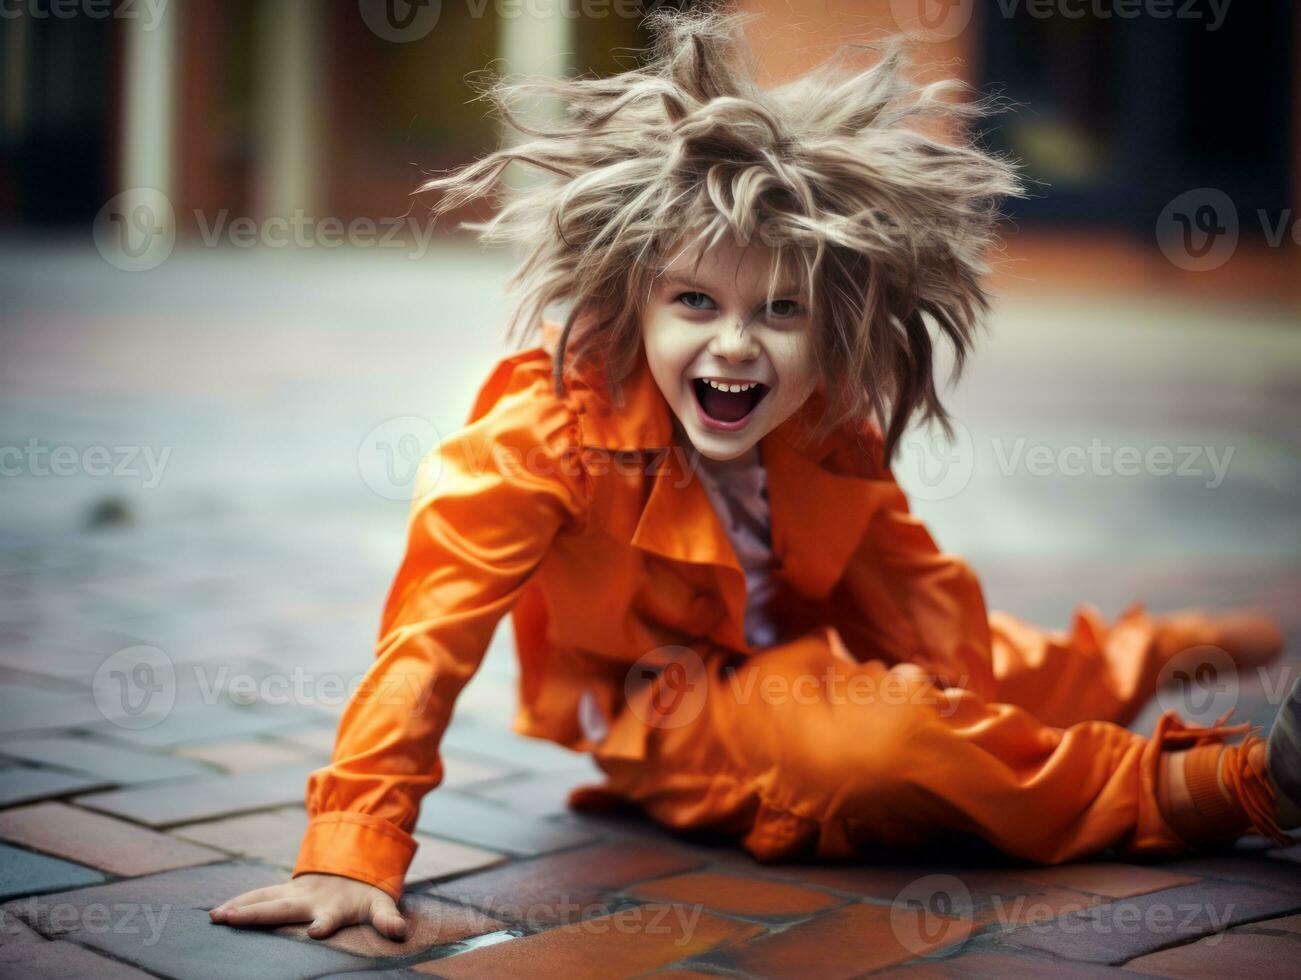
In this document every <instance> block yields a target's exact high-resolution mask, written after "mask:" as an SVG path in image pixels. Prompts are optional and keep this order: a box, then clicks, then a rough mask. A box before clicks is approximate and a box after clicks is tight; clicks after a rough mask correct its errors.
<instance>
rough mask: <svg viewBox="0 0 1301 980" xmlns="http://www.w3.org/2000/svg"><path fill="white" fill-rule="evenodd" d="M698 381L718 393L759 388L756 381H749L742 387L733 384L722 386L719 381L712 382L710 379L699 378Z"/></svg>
mask: <svg viewBox="0 0 1301 980" xmlns="http://www.w3.org/2000/svg"><path fill="white" fill-rule="evenodd" d="M700 380H701V381H703V382H705V384H707V385H709V387H711V388H717V389H718V390H719V391H732V392H736V391H749V390H750V389H751V388H758V387H759V382H757V381H751V382H748V383H747V384H743V385H733V384H724V383H722V382H720V381H714V380H712V379H710V378H701V379H700Z"/></svg>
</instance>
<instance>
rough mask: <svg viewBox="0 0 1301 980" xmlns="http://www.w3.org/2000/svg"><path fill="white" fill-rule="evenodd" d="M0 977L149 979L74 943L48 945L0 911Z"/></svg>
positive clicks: (130, 967) (123, 964)
mask: <svg viewBox="0 0 1301 980" xmlns="http://www.w3.org/2000/svg"><path fill="white" fill-rule="evenodd" d="M0 936H3V939H2V940H0V977H51V978H53V977H67V978H71V977H94V978H95V980H150V978H149V974H147V973H142V972H141V971H140V970H137V969H136V968H135V967H133V966H128V965H127V964H125V963H119V962H117V961H116V960H110V959H105V958H104V957H103V956H100V955H99V954H98V953H92V952H91V951H90V950H88V949H83V948H82V947H80V946H78V945H76V944H75V943H69V942H63V941H61V940H60V941H55V942H50V941H48V940H46V939H44V938H43V937H41V936H39V935H37V933H35V932H33V931H32V930H31V929H29V928H27V926H25V925H23V924H22V923H21V922H19V921H18V920H17V919H16V918H14V917H13V916H11V915H7V914H5V913H4V912H0Z"/></svg>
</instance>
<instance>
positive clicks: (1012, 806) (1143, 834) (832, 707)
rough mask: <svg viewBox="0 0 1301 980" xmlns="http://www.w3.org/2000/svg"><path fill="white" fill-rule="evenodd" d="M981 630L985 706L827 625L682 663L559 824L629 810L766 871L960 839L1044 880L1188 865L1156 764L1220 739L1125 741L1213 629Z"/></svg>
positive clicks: (1142, 617)
mask: <svg viewBox="0 0 1301 980" xmlns="http://www.w3.org/2000/svg"><path fill="white" fill-rule="evenodd" d="M990 625H991V629H992V638H993V649H992V655H993V658H994V670H995V675H996V677H997V680H998V692H999V697H998V700H996V701H989V700H985V699H984V698H982V697H980V696H979V695H977V694H976V693H974V692H972V691H967V690H963V689H960V688H944V689H941V688H938V687H936V686H935V685H934V684H933V683H932V681H931V679H930V678H929V677H928V676H927V675H926V674H925V673H924V672H923V671H922V670H921V669H920V668H918V667H915V666H913V665H909V664H897V665H894V666H893V667H891V666H888V665H887V664H885V663H884V662H882V661H880V660H864V661H859V660H858V659H857V658H856V657H855V656H854V655H853V654H852V653H851V652H850V651H849V650H848V649H847V648H846V647H845V645H844V643H843V642H842V640H841V638H840V635H839V634H838V633H837V632H836V630H834V629H833V628H831V627H829V626H828V627H823V628H821V629H818V630H815V631H812V632H810V633H807V634H806V635H804V636H802V637H800V638H799V639H796V640H794V641H792V642H788V643H784V644H781V645H778V646H773V647H769V648H766V649H763V650H760V651H758V652H755V653H752V654H750V655H749V656H744V657H743V656H738V655H737V654H735V653H733V652H729V651H725V650H720V649H712V650H705V651H703V652H698V654H697V655H696V656H695V666H694V667H693V668H692V669H690V670H686V671H681V670H679V671H677V672H676V677H675V676H674V671H672V670H667V669H666V670H664V671H663V672H662V673H661V674H660V675H659V676H657V677H655V678H654V680H653V681H652V682H651V684H652V686H657V687H659V688H660V689H659V690H656V691H653V692H652V695H653V696H652V697H651V698H650V699H648V700H647V701H645V702H643V703H642V704H641V705H640V707H639V709H638V710H630V709H631V708H632V707H633V705H632V703H631V702H630V705H629V708H625V710H623V711H621V712H620V714H619V716H618V717H617V718H616V719H615V720H614V723H613V726H614V727H615V728H617V727H619V726H627V725H634V726H636V725H641V726H647V727H648V728H649V731H647V732H646V733H645V746H646V749H645V757H644V758H639V759H630V758H626V757H612V756H610V755H606V754H603V753H602V752H601V749H600V747H599V746H598V748H597V749H596V750H595V753H594V756H595V759H596V762H597V764H598V765H599V766H600V767H601V769H602V770H603V771H604V772H605V773H606V775H607V777H608V779H607V782H606V783H605V784H604V785H603V786H587V787H579V788H578V789H576V790H575V791H574V792H573V793H572V794H571V796H570V805H571V806H574V807H575V808H577V809H584V808H589V807H591V808H597V807H600V806H603V805H609V804H610V803H611V802H614V801H615V800H628V801H631V802H633V803H635V804H637V805H639V806H640V807H642V808H643V809H644V810H645V811H646V813H648V814H649V815H650V816H651V817H652V818H654V819H655V820H657V821H659V822H660V823H663V824H665V825H667V826H670V827H674V828H679V829H707V830H711V831H722V832H724V833H725V834H727V835H728V836H731V837H734V838H736V839H738V840H740V842H741V844H742V846H744V847H745V849H746V850H748V851H749V852H750V853H751V854H753V855H754V856H755V857H756V858H758V859H760V860H765V861H772V860H786V859H796V858H799V857H801V856H804V857H807V856H811V855H816V856H817V857H824V858H841V857H849V856H852V855H854V854H856V853H859V852H861V851H863V850H865V849H867V848H869V847H875V846H883V847H899V846H907V847H910V846H916V845H922V844H926V843H928V842H934V841H938V840H943V839H944V838H946V837H951V836H953V835H955V834H957V833H968V834H972V835H975V836H976V837H979V838H982V839H983V840H985V841H987V842H988V843H990V844H992V845H994V846H995V847H997V848H998V849H999V850H1001V851H1003V852H1004V853H1007V854H1010V855H1012V856H1014V857H1019V858H1023V859H1025V860H1029V861H1034V862H1038V863H1043V864H1054V863H1058V862H1061V861H1067V860H1071V859H1074V858H1078V857H1081V856H1084V855H1087V854H1091V853H1095V852H1098V851H1100V850H1103V849H1105V848H1108V847H1116V848H1118V850H1120V851H1121V852H1122V853H1128V854H1177V853H1181V852H1183V851H1185V850H1187V849H1188V846H1187V845H1186V844H1185V843H1184V842H1183V841H1182V840H1181V838H1179V837H1178V836H1177V835H1176V834H1175V832H1174V831H1173V830H1172V829H1171V827H1170V826H1169V825H1168V824H1167V822H1166V820H1165V819H1164V818H1163V816H1162V814H1161V812H1160V810H1159V808H1158V806H1157V802H1156V799H1157V798H1156V785H1157V766H1158V762H1159V757H1160V753H1161V751H1163V750H1169V749H1171V748H1175V747H1184V746H1186V745H1187V744H1188V743H1189V742H1190V741H1192V740H1193V739H1194V738H1200V739H1202V740H1223V739H1224V738H1225V737H1226V735H1227V734H1231V733H1232V730H1229V731H1227V732H1226V730H1225V729H1223V728H1217V727H1210V728H1202V727H1192V726H1187V725H1185V724H1184V723H1183V722H1182V721H1181V720H1180V719H1179V717H1178V716H1177V715H1176V714H1175V713H1174V712H1172V711H1168V712H1166V713H1165V714H1164V715H1162V717H1161V719H1160V721H1159V723H1158V725H1157V730H1156V732H1155V733H1154V734H1153V736H1152V737H1151V738H1145V737H1143V736H1141V735H1138V734H1135V733H1133V732H1131V731H1129V730H1127V729H1126V728H1124V727H1123V725H1124V724H1125V723H1127V722H1128V721H1129V720H1131V719H1132V718H1133V717H1134V716H1135V715H1136V714H1137V713H1138V711H1139V710H1140V709H1141V708H1142V707H1143V705H1144V704H1145V703H1146V701H1147V700H1148V698H1149V697H1151V696H1152V694H1153V693H1154V691H1155V685H1156V682H1157V678H1158V676H1159V674H1160V672H1161V669H1162V667H1163V666H1164V665H1165V663H1166V662H1167V660H1168V659H1169V658H1170V657H1171V656H1173V655H1174V654H1175V653H1177V652H1178V651H1179V650H1181V649H1184V648H1186V647H1187V646H1190V645H1193V644H1195V643H1201V642H1206V635H1205V634H1204V633H1203V635H1195V634H1198V633H1201V632H1202V629H1203V628H1205V629H1209V628H1210V623H1209V621H1207V623H1205V624H1202V627H1193V628H1191V630H1190V627H1189V626H1188V624H1185V625H1184V627H1183V628H1182V632H1183V633H1184V635H1179V636H1176V635H1172V633H1173V628H1172V627H1170V626H1168V625H1162V624H1160V623H1159V622H1157V621H1156V620H1154V619H1153V618H1152V617H1149V616H1148V615H1147V614H1146V613H1145V612H1143V610H1142V609H1141V608H1140V607H1136V608H1134V609H1131V610H1129V611H1127V612H1126V613H1125V614H1123V615H1122V616H1121V617H1119V619H1118V620H1117V621H1116V622H1115V623H1114V624H1111V625H1108V624H1107V623H1106V622H1105V621H1104V620H1103V618H1102V617H1101V616H1100V615H1099V614H1098V613H1097V612H1096V611H1095V610H1093V609H1092V608H1090V607H1081V609H1080V610H1079V611H1078V612H1077V615H1076V619H1075V623H1074V625H1073V627H1072V629H1071V630H1069V631H1045V630H1040V629H1037V628H1035V627H1033V626H1030V625H1028V624H1025V623H1023V622H1021V621H1019V620H1017V619H1015V618H1014V617H1012V616H1009V615H1007V614H1003V613H993V614H991V616H990ZM687 659H688V660H689V659H691V658H687ZM1194 733H1198V734H1196V735H1195V734H1194ZM620 741H623V739H620ZM1180 743H1183V744H1182V745H1181V744H1180Z"/></svg>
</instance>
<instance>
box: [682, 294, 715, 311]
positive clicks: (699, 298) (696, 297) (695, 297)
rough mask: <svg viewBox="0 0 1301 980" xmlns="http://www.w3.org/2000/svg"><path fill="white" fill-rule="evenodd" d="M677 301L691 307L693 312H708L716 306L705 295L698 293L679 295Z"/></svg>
mask: <svg viewBox="0 0 1301 980" xmlns="http://www.w3.org/2000/svg"><path fill="white" fill-rule="evenodd" d="M677 301H678V302H679V303H682V304H684V305H686V306H689V307H690V308H691V309H693V310H708V309H710V308H712V307H713V305H714V301H713V300H712V299H710V298H709V297H708V296H706V295H705V294H704V293H698V292H686V293H679V294H678V297H677ZM706 304H707V305H706Z"/></svg>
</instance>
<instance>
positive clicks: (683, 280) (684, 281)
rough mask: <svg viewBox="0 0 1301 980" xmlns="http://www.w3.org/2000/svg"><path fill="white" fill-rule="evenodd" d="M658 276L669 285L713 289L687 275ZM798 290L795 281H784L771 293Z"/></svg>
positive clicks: (704, 289)
mask: <svg viewBox="0 0 1301 980" xmlns="http://www.w3.org/2000/svg"><path fill="white" fill-rule="evenodd" d="M660 278H661V280H662V281H663V282H665V283H667V284H670V285H677V286H690V287H691V288H693V289H699V290H702V291H705V292H709V291H711V290H712V289H713V287H712V286H710V285H709V284H708V283H704V282H700V281H699V280H697V279H691V278H689V277H687V276H678V275H673V274H672V273H665V274H664V275H663V276H661V277H660ZM799 291H800V288H799V286H798V285H796V284H795V283H790V282H784V283H780V284H779V285H778V286H777V288H776V289H775V290H773V295H774V296H780V295H782V294H791V293H799Z"/></svg>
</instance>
